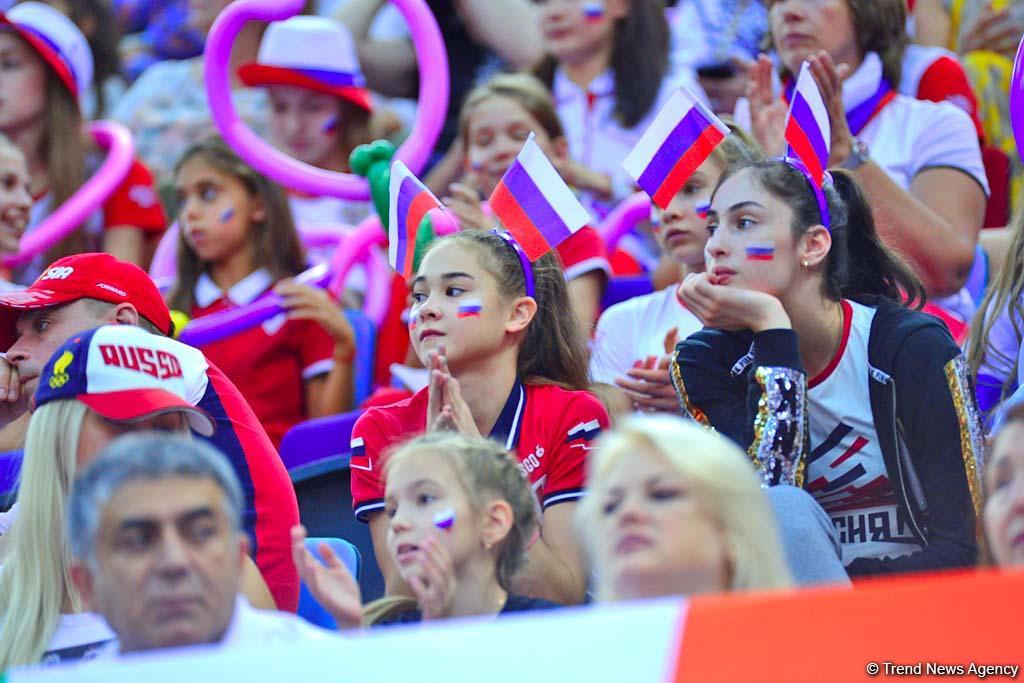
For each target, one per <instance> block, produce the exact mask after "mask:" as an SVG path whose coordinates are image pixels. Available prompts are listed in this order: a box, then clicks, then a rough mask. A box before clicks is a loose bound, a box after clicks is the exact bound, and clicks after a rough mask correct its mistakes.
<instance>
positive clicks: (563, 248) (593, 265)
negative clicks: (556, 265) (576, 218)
mask: <svg viewBox="0 0 1024 683" xmlns="http://www.w3.org/2000/svg"><path fill="white" fill-rule="evenodd" d="M555 251H556V252H558V258H559V259H560V260H561V262H562V270H564V271H565V279H566V280H574V279H576V278H578V277H580V276H581V275H586V274H587V273H590V272H593V271H595V270H596V271H600V272H602V273H604V274H605V275H607V276H611V274H612V267H611V264H610V263H608V253H607V251H606V250H605V248H604V240H603V239H601V235H600V234H599V233H598V232H597V230H595V229H594V228H592V227H590V226H589V225H585V226H583V227H582V228H580V229H579V230H577V231H576V232H575V233H573V234H572V235H570V236H569V237H568V238H566V240H565V241H564V242H562V243H561V244H559V245H558V246H557V247H555Z"/></svg>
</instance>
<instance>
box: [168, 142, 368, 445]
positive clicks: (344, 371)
mask: <svg viewBox="0 0 1024 683" xmlns="http://www.w3.org/2000/svg"><path fill="white" fill-rule="evenodd" d="M174 175H175V179H174V184H175V189H176V192H177V196H178V204H179V215H178V221H179V223H180V224H181V241H180V242H179V244H178V281H177V283H176V284H175V287H174V289H173V290H172V291H171V294H170V300H169V303H170V306H171V308H174V309H177V310H180V311H187V312H188V314H189V316H190V317H192V318H199V317H202V316H205V315H210V314H212V313H217V312H220V311H223V310H228V309H231V308H234V307H238V306H246V305H248V304H250V303H252V302H253V301H254V300H255V299H256V298H257V297H259V296H260V295H262V294H264V293H265V292H267V291H270V290H273V291H274V292H276V293H277V294H279V295H280V296H282V297H283V298H284V305H285V307H286V308H287V309H288V313H287V314H281V315H278V316H276V317H274V318H271V319H270V320H267V321H266V322H264V323H263V324H262V325H258V326H256V327H251V328H249V329H247V330H243V331H242V332H239V333H238V334H235V335H233V336H231V337H228V338H226V339H223V340H220V341H217V342H213V343H211V344H207V345H205V346H204V347H203V348H202V350H203V352H204V353H205V354H206V356H207V357H208V358H209V359H210V360H212V361H213V362H214V363H215V364H216V365H218V366H219V367H220V368H221V369H222V370H223V371H224V374H226V375H227V376H228V377H229V378H230V379H231V380H232V381H233V382H234V383H235V384H236V385H237V386H238V388H239V390H240V391H241V392H242V395H243V396H245V398H246V400H247V401H248V402H249V405H251V406H252V409H253V412H255V413H256V416H257V417H258V418H259V420H260V422H261V423H263V427H264V428H265V429H266V430H267V434H268V435H269V436H270V438H271V440H272V441H273V442H274V445H276V446H279V445H280V443H281V438H282V437H283V436H284V434H285V432H287V431H288V429H289V428H291V427H292V426H293V425H295V424H296V423H298V422H301V421H303V420H306V419H309V418H311V417H319V416H322V415H333V414H335V413H340V412H343V411H344V410H347V409H348V408H349V407H350V406H351V402H352V359H353V358H354V356H355V337H354V333H353V332H352V328H351V326H350V325H349V324H348V321H347V320H346V318H345V316H344V315H343V314H342V312H341V309H340V307H339V306H338V304H337V302H335V301H334V300H333V299H332V298H331V297H330V296H329V295H328V294H327V292H326V291H324V290H322V289H315V288H312V287H307V286H304V285H300V284H296V283H295V282H293V281H291V280H290V279H289V278H291V277H293V276H295V275H298V274H299V273H300V272H302V271H303V270H304V269H305V262H304V256H303V253H302V246H301V244H300V243H299V237H298V233H297V232H296V231H295V224H294V223H293V222H292V216H291V212H290V210H289V208H288V201H287V199H286V198H285V195H284V192H283V191H282V190H281V188H280V187H278V186H277V185H275V184H273V183H271V182H270V181H269V180H267V179H266V178H265V177H264V176H262V175H260V174H258V173H256V172H255V171H254V170H253V169H252V168H250V167H249V166H248V165H247V164H245V163H244V162H243V161H242V160H241V159H239V158H238V157H237V156H236V155H235V153H234V152H232V151H231V150H230V149H229V148H228V147H227V145H225V144H224V142H223V141H221V140H219V139H216V138H214V139H210V140H208V141H206V142H203V143H200V144H198V145H196V146H194V147H192V148H191V149H189V150H188V151H187V152H185V155H184V156H183V157H182V158H181V160H180V161H179V162H178V166H177V169H176V171H175V174H174Z"/></svg>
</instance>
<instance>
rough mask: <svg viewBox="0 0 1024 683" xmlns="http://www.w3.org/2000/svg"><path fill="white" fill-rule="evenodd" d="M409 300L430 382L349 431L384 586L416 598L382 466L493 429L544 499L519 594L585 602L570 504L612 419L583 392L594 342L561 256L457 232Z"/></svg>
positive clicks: (355, 476)
mask: <svg viewBox="0 0 1024 683" xmlns="http://www.w3.org/2000/svg"><path fill="white" fill-rule="evenodd" d="M525 268H530V270H529V271H526V270H525ZM527 272H529V274H530V276H531V278H532V280H533V283H534V291H533V292H529V291H528V287H527V284H526V274H527ZM412 300H413V305H412V309H411V311H410V316H409V336H410V338H411V341H412V347H413V349H414V350H415V352H416V354H417V355H418V356H419V359H420V361H421V362H422V363H423V366H424V367H426V368H428V369H429V370H430V383H429V385H428V386H427V387H426V388H424V389H422V390H420V391H419V392H417V393H416V394H414V395H413V396H412V398H410V399H407V400H405V401H402V402H400V403H396V404H394V405H391V406H386V407H383V408H371V409H370V410H368V411H367V412H366V413H364V414H363V415H362V416H361V417H360V418H359V421H358V422H356V425H355V428H354V430H353V432H352V461H351V467H352V500H353V506H354V507H355V513H356V517H357V518H358V519H360V520H362V521H364V522H367V523H369V525H370V533H371V534H372V536H373V544H374V552H375V554H376V556H377V562H378V564H379V565H380V567H381V571H382V573H383V575H384V580H385V584H386V591H387V593H388V594H389V595H394V594H405V595H411V593H410V592H409V588H408V586H406V585H405V583H404V581H403V578H402V576H401V573H400V572H399V571H398V567H396V565H395V562H394V561H393V560H392V559H391V557H390V555H389V553H388V549H387V545H386V538H387V530H388V525H389V520H388V518H387V516H386V515H385V514H384V510H385V508H386V501H385V497H384V490H385V482H384V473H385V462H386V460H387V457H388V455H389V452H390V450H391V449H392V448H393V447H394V446H396V445H398V444H400V443H403V442H405V441H408V440H409V439H411V438H413V437H415V436H418V435H419V434H422V433H423V432H424V431H445V430H448V431H458V432H462V433H464V434H469V435H470V436H477V435H484V436H488V437H490V438H492V439H495V440H497V441H498V442H499V443H501V444H502V445H504V447H505V448H506V449H507V450H510V451H512V452H514V453H515V454H516V455H517V457H518V458H519V463H520V469H521V470H522V472H523V474H524V475H525V476H526V477H527V478H528V479H529V481H530V485H531V487H532V489H533V492H534V495H535V496H536V498H537V503H538V504H539V506H540V509H541V511H542V512H541V515H540V519H539V526H540V530H541V531H540V536H539V538H537V539H536V541H535V542H534V543H533V544H532V546H530V548H529V550H528V551H527V556H528V557H529V562H528V563H527V564H526V566H525V567H524V568H523V569H522V570H520V571H519V572H517V573H516V574H515V575H514V576H513V577H512V583H511V589H512V590H513V591H514V592H516V593H518V594H520V595H527V596H530V597H537V598H545V599H548V600H552V601H554V602H559V603H563V604H565V603H574V602H580V601H582V599H583V597H584V591H585V587H586V572H585V570H584V567H583V561H582V559H581V556H580V551H579V547H578V541H577V538H576V533H575V530H574V529H573V521H572V520H573V511H574V509H575V507H576V504H577V501H578V500H579V499H580V498H581V497H582V495H583V478H584V464H585V462H586V457H587V452H588V451H589V449H590V442H591V441H592V440H593V439H594V438H595V437H596V436H597V435H598V433H599V432H600V431H601V429H603V428H605V427H607V425H608V416H607V413H606V411H605V409H604V406H603V405H602V404H601V402H600V401H598V399H597V398H595V397H594V396H593V395H592V394H590V393H588V392H587V391H585V389H586V387H587V384H588V377H587V351H586V341H585V338H584V337H583V333H582V331H581V327H580V324H579V322H578V321H577V319H576V316H574V315H573V313H572V307H571V304H570V303H569V295H568V292H567V289H566V284H565V276H564V274H563V273H562V269H561V267H560V266H559V264H558V261H557V259H556V258H555V255H554V254H553V253H548V254H545V255H544V256H542V257H541V258H539V259H537V261H535V262H534V263H533V264H530V263H529V261H525V262H524V261H523V260H521V259H520V256H519V255H518V254H517V251H516V249H515V248H514V247H513V246H512V245H511V244H510V243H509V242H507V241H506V240H505V239H504V238H503V237H501V236H499V235H497V234H494V233H491V232H482V231H477V230H467V231H463V232H459V233H456V234H455V235H453V236H451V237H447V238H445V239H442V240H440V241H438V242H436V243H434V245H433V246H432V247H431V248H430V250H429V251H428V252H427V253H426V255H425V256H424V257H423V261H422V263H421V264H420V267H419V271H418V272H417V274H416V277H415V278H414V279H413V281H412Z"/></svg>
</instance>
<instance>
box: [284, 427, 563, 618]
mask: <svg viewBox="0 0 1024 683" xmlns="http://www.w3.org/2000/svg"><path fill="white" fill-rule="evenodd" d="M520 467H521V466H520V465H519V463H518V462H517V460H516V459H515V458H514V457H513V456H512V455H511V454H510V453H509V452H508V451H507V450H505V448H504V445H503V444H498V443H495V442H494V441H491V440H489V439H482V438H480V437H476V438H473V437H469V436H466V435H464V434H457V433H434V434H427V435H424V436H421V437H418V438H416V439H414V440H412V441H410V442H409V443H407V444H404V445H403V446H402V447H401V448H399V449H398V450H397V451H395V453H393V454H392V455H391V457H390V458H389V459H388V464H387V475H388V477H387V494H386V496H385V500H386V508H385V516H386V517H387V523H388V534H387V535H388V539H387V552H388V557H389V558H390V560H391V563H392V564H393V565H395V566H396V567H398V572H399V573H400V574H401V576H402V578H403V579H404V580H405V581H406V582H407V585H408V586H409V588H410V590H411V592H412V596H413V597H407V596H402V595H399V596H386V597H384V598H381V599H380V600H376V601H374V602H372V603H370V604H368V605H366V606H365V607H364V606H363V605H362V601H361V600H360V598H359V585H358V584H357V583H356V581H355V579H354V578H352V576H351V574H349V572H348V570H347V569H346V568H345V565H344V564H343V563H342V562H341V561H340V560H339V559H338V558H337V556H335V555H334V553H333V552H331V549H330V547H328V546H326V545H325V546H323V547H321V548H320V554H321V556H322V557H323V558H324V559H325V560H326V566H324V565H322V564H320V563H319V562H317V561H316V560H315V559H314V558H313V554H312V553H311V552H310V551H309V550H307V549H306V547H305V545H304V540H305V530H304V529H303V528H302V527H296V528H295V529H294V530H293V531H292V541H293V543H292V554H293V556H294V557H295V564H296V566H297V567H298V569H299V574H300V576H301V577H302V579H303V582H304V583H305V585H306V586H308V587H309V589H310V591H311V592H312V594H313V596H314V597H315V598H316V600H317V601H318V602H319V603H320V604H321V605H323V606H324V608H325V609H327V611H328V612H329V613H330V614H331V615H332V616H333V617H334V620H335V622H336V623H337V624H338V626H339V627H340V628H358V627H360V626H364V625H365V626H379V625H388V624H401V623H413V622H419V621H432V620H435V619H446V618H452V617H469V616H501V615H505V614H511V613H515V612H524V611H528V610H537V609H552V608H555V607H557V606H558V605H556V604H555V603H552V602H549V601H547V600H542V599H538V598H530V597H525V596H522V595H517V594H516V593H515V592H514V590H513V588H512V582H511V577H512V576H513V575H514V574H515V572H516V570H517V569H519V568H520V567H521V566H522V565H523V564H524V563H525V561H526V547H527V545H528V544H529V543H530V541H531V539H532V538H533V537H534V534H535V533H536V531H537V522H538V520H537V512H536V509H535V508H536V503H535V501H534V497H533V493H532V492H531V491H530V485H529V483H528V482H527V481H526V479H525V478H524V477H523V475H522V472H521V471H520Z"/></svg>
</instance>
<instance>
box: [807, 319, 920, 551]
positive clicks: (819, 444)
mask: <svg viewBox="0 0 1024 683" xmlns="http://www.w3.org/2000/svg"><path fill="white" fill-rule="evenodd" d="M874 317H875V309H873V308H869V307H867V306H862V305H861V304H858V303H856V302H853V301H843V338H842V341H841V343H840V347H839V351H838V353H837V354H836V358H835V359H833V361H832V363H830V364H829V367H827V368H826V369H825V370H824V371H823V372H822V373H821V374H820V375H818V376H817V377H814V378H812V379H810V380H809V381H808V383H807V401H808V415H809V422H810V429H811V452H810V454H809V455H808V457H807V484H806V485H805V486H804V488H805V489H806V490H807V492H808V493H810V494H812V495H813V496H814V498H815V499H816V500H817V501H818V503H819V504H820V505H821V506H822V507H823V508H824V509H825V512H827V513H828V515H829V517H831V519H832V523H833V524H834V525H835V527H836V532H837V533H838V535H839V542H840V543H841V544H842V547H843V558H842V559H843V564H844V565H848V564H850V562H852V561H853V560H856V559H858V558H861V557H870V558H891V557H900V556H902V555H909V554H911V553H913V552H916V551H918V550H920V549H921V546H920V545H919V544H918V541H917V538H916V537H915V536H914V535H913V533H912V532H911V530H910V526H909V525H908V524H907V523H906V520H904V519H903V515H902V514H901V513H900V512H899V509H898V507H897V504H896V493H895V491H894V490H893V487H892V485H891V483H890V480H889V472H888V470H887V468H886V466H885V460H884V458H883V457H882V448H881V446H880V444H879V440H878V434H877V432H876V431H875V420H874V415H873V414H872V411H871V395H870V385H869V382H870V381H871V379H870V375H869V365H868V339H869V338H870V336H871V321H872V320H873V319H874Z"/></svg>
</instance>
